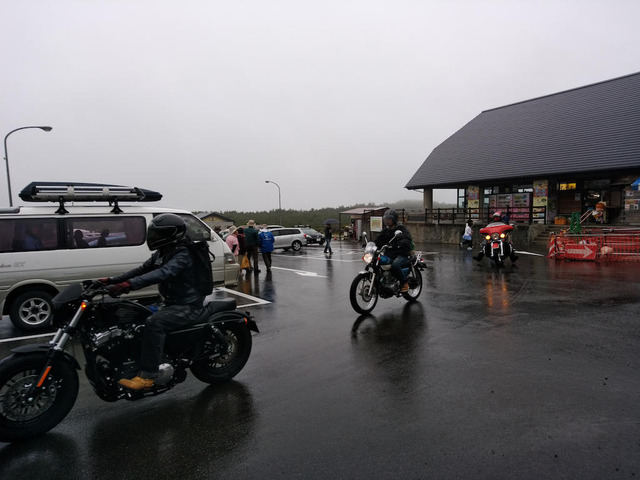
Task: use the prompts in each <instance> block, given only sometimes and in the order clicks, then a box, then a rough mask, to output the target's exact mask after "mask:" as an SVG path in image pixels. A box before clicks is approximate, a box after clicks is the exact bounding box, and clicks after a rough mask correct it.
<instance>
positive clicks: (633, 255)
mask: <svg viewBox="0 0 640 480" xmlns="http://www.w3.org/2000/svg"><path fill="white" fill-rule="evenodd" d="M548 247H549V248H548V256H549V258H555V259H556V260H562V259H567V260H584V261H613V262H640V231H639V230H621V229H618V230H614V229H610V230H603V231H602V232H601V233H586V234H571V233H566V232H563V233H561V234H559V235H551V236H550V237H549V244H548Z"/></svg>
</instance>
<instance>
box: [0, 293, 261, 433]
mask: <svg viewBox="0 0 640 480" xmlns="http://www.w3.org/2000/svg"><path fill="white" fill-rule="evenodd" d="M53 305H54V317H53V321H54V324H55V325H60V327H59V329H58V331H57V332H56V334H55V336H54V337H53V339H52V340H51V341H50V342H49V343H48V344H43V345H25V346H21V347H18V348H15V349H13V350H12V351H11V352H12V353H11V355H10V356H8V357H7V358H5V359H4V360H2V361H1V362H0V441H2V442H13V441H18V440H24V439H26V438H30V437H33V436H36V435H39V434H41V433H44V432H47V431H48V430H50V429H52V428H53V427H55V426H56V425H57V424H58V423H60V422H61V421H62V420H63V419H64V418H65V416H66V415H67V414H68V413H69V411H70V410H71V408H72V407H73V404H74V403H75V400H76V397H77V395H78V385H79V382H78V373H77V370H80V365H79V363H78V361H77V360H76V359H75V358H74V357H73V356H72V355H71V354H70V353H68V352H66V351H64V347H65V345H66V344H67V343H68V341H69V340H70V339H71V338H72V337H73V336H75V335H77V336H78V338H79V340H80V345H81V346H82V350H83V352H84V356H85V360H86V364H85V373H86V375H87V378H88V379H89V382H90V383H91V386H92V387H93V389H94V391H95V393H96V394H97V395H98V397H100V398H101V399H102V400H105V401H107V402H113V401H116V400H120V399H126V400H140V399H142V398H145V397H148V396H152V395H159V394H161V393H164V392H166V391H168V390H170V389H171V388H173V387H174V386H176V385H177V384H178V383H181V382H184V380H185V379H186V378H187V369H189V370H191V372H192V373H193V375H194V376H195V377H196V378H197V379H198V380H200V381H202V382H205V383H209V384H217V383H222V382H226V381H228V380H230V379H231V378H233V377H234V376H236V375H237V374H238V373H239V372H240V371H241V370H242V368H243V367H244V366H245V364H246V363H247V360H248V359H249V355H250V354H251V346H252V338H251V331H254V332H258V327H257V325H256V322H255V321H254V319H253V317H252V316H251V315H250V314H249V313H248V312H245V313H240V312H238V311H236V302H235V300H234V299H222V300H214V301H212V302H210V303H208V304H207V305H206V306H205V307H204V309H203V311H202V314H201V315H200V317H199V318H198V320H197V322H195V323H194V324H193V325H190V326H186V327H184V328H182V329H180V330H177V331H174V332H170V333H168V334H167V336H166V339H165V346H164V353H163V356H162V364H161V365H160V371H159V374H158V377H157V378H156V379H155V382H154V385H153V386H152V387H151V388H149V389H144V390H138V391H132V390H128V389H126V388H124V387H122V386H121V385H119V384H118V380H119V379H121V378H131V377H133V376H135V375H136V374H137V372H138V359H139V357H140V348H141V340H142V332H143V330H144V322H145V319H146V318H147V317H148V316H149V315H151V313H152V311H151V309H150V308H147V307H145V306H143V305H141V304H139V303H137V302H134V301H131V300H126V299H121V298H111V297H109V296H108V290H107V288H106V287H105V286H104V285H103V284H102V283H101V282H99V281H96V282H93V281H85V282H82V283H76V284H73V285H70V286H69V287H67V288H66V289H65V290H63V291H62V292H60V293H59V294H58V295H57V296H56V297H54V299H53Z"/></svg>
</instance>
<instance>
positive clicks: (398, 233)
mask: <svg viewBox="0 0 640 480" xmlns="http://www.w3.org/2000/svg"><path fill="white" fill-rule="evenodd" d="M400 235H402V232H401V231H400V230H396V231H395V233H394V234H393V236H394V237H399V236H400Z"/></svg>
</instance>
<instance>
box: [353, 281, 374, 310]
mask: <svg viewBox="0 0 640 480" xmlns="http://www.w3.org/2000/svg"><path fill="white" fill-rule="evenodd" d="M349 300H350V301H351V306H352V307H353V309H354V310H355V311H356V312H358V313H361V314H365V313H369V312H370V311H371V310H373V309H374V308H375V306H376V303H378V290H377V288H376V286H375V285H371V275H370V274H368V273H361V274H360V275H358V276H357V277H356V278H354V279H353V282H351V288H350V289H349Z"/></svg>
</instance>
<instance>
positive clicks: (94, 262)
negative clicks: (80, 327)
mask: <svg viewBox="0 0 640 480" xmlns="http://www.w3.org/2000/svg"><path fill="white" fill-rule="evenodd" d="M20 198H22V199H23V200H25V201H29V202H46V205H39V206H28V207H25V206H20V207H13V208H0V305H1V306H2V310H1V311H2V315H9V317H10V318H11V321H12V322H13V324H14V325H15V326H16V327H18V328H20V329H23V330H34V329H38V328H42V327H47V326H48V325H49V323H50V320H51V314H52V306H51V299H52V298H53V297H54V296H55V295H56V294H57V293H58V292H59V291H60V290H61V289H63V288H64V287H66V286H67V285H69V284H71V283H73V282H77V281H79V280H86V279H96V278H102V277H111V276H115V275H118V274H120V273H122V272H125V271H127V270H130V269H132V268H134V267H137V266H139V265H141V264H142V263H143V262H144V261H145V260H147V259H148V258H149V257H150V256H151V252H150V251H149V248H148V247H147V245H146V234H147V225H148V224H149V222H150V221H151V219H152V218H153V217H154V216H155V215H158V214H160V213H175V214H177V215H180V216H181V217H182V218H183V219H184V220H185V223H186V226H187V233H188V235H189V237H190V238H191V240H207V241H208V242H209V248H210V250H211V252H212V253H213V254H214V255H215V260H214V262H213V263H212V270H213V280H214V282H215V283H216V284H218V285H225V286H233V285H237V283H238V273H239V271H240V266H239V265H238V263H237V262H236V259H235V256H234V255H233V254H232V253H231V251H230V250H229V247H228V246H227V244H226V243H225V242H223V241H222V240H221V239H220V237H219V236H218V235H213V231H212V230H211V229H210V228H209V226H208V225H206V224H205V223H203V222H202V221H201V220H199V219H198V218H197V217H196V216H194V215H193V214H192V213H190V212H188V211H184V210H175V209H167V208H159V207H152V206H141V204H140V203H139V202H149V201H154V200H159V199H160V198H162V195H160V194H159V193H157V192H153V191H149V190H143V189H139V188H135V187H120V186H114V185H100V184H73V185H72V184H65V183H55V182H34V183H31V184H30V185H28V186H27V187H26V188H25V189H24V190H22V192H20ZM88 201H90V202H92V203H91V204H86V202H88ZM125 201H126V202H127V205H124V204H121V203H120V202H125ZM54 202H55V203H54ZM69 202H74V206H70V205H69V204H68V203H69ZM78 202H81V203H82V205H77V203H78ZM157 295H158V290H157V286H152V287H148V288H145V289H141V290H137V291H134V292H131V293H130V294H129V295H128V296H129V297H130V298H146V297H155V296H157Z"/></svg>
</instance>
